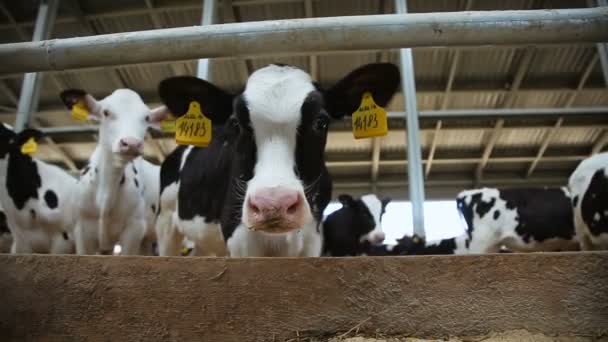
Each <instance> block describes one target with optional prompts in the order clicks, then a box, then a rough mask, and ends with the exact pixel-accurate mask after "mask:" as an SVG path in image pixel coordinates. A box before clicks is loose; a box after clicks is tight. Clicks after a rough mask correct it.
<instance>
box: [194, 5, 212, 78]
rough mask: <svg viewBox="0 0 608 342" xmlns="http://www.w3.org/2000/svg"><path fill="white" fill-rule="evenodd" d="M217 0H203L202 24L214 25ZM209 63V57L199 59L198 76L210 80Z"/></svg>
mask: <svg viewBox="0 0 608 342" xmlns="http://www.w3.org/2000/svg"><path fill="white" fill-rule="evenodd" d="M215 8H216V6H215V0H203V13H202V15H201V18H202V19H201V26H205V25H212V24H213V21H214V18H215ZM209 64H210V60H209V59H208V58H201V59H199V60H198V64H197V67H196V76H197V77H198V78H200V79H202V80H208V81H210V78H209V76H210V75H209Z"/></svg>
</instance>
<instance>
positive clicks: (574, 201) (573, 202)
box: [572, 195, 578, 208]
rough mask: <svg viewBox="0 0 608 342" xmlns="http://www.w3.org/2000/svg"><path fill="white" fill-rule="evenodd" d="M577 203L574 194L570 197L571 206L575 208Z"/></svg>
mask: <svg viewBox="0 0 608 342" xmlns="http://www.w3.org/2000/svg"><path fill="white" fill-rule="evenodd" d="M577 204H578V195H576V196H574V197H573V198H572V207H574V208H575V207H576V205H577Z"/></svg>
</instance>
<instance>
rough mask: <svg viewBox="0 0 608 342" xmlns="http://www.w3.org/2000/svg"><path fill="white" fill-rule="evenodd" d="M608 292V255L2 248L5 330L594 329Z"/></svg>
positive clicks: (27, 335) (242, 333)
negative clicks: (41, 251)
mask: <svg viewBox="0 0 608 342" xmlns="http://www.w3.org/2000/svg"><path fill="white" fill-rule="evenodd" d="M433 270H434V272H433ZM439 270H440V271H439ZM260 275H263V276H260ZM605 298H608V252H588V253H538V254H535V253H530V254H493V255H471V256H421V257H385V258H373V257H359V258H245V259H238V258H233V259H229V258H192V257H189V258H184V257H182V258H160V257H111V256H110V257H100V256H38V255H0V302H2V305H0V336H2V337H3V340H4V341H25V340H49V341H50V340H54V341H62V340H66V339H67V340H69V339H72V338H74V337H75V336H86V337H87V338H88V339H90V340H107V341H118V340H127V341H166V340H197V341H220V340H222V341H243V340H251V341H261V340H267V341H272V340H276V341H283V340H287V339H290V338H296V337H300V338H304V337H315V338H323V337H327V336H328V335H336V334H338V333H340V332H345V331H348V330H349V329H350V328H352V327H354V326H358V329H359V332H360V333H363V334H376V333H381V334H383V335H406V336H417V337H433V338H441V337H445V336H475V335H484V334H486V333H488V332H490V331H506V330H514V329H528V330H532V331H534V332H541V333H545V334H551V335H555V334H568V335H581V336H587V337H590V338H593V337H596V336H598V337H599V336H600V335H601V334H603V333H605V332H606V327H607V326H608V306H607V305H606V301H605V300H603V299H605Z"/></svg>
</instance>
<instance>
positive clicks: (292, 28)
mask: <svg viewBox="0 0 608 342" xmlns="http://www.w3.org/2000/svg"><path fill="white" fill-rule="evenodd" d="M602 41H608V8H583V9H564V10H526V11H478V12H445V13H415V14H383V15H368V16H349V17H326V18H310V19H289V20H275V21H261V22H247V23H232V24H222V25H208V26H194V27H180V28H170V29H163V30H152V31H141V32H126V33H115V34H107V35H99V36H93V37H75V38H67V39H54V40H48V41H44V42H37V43H31V42H26V43H11V44H3V45H0V74H6V73H15V72H28V71H44V70H64V69H77V68H85V67H94V66H108V65H125V64H135V63H146V62H160V61H173V60H188V59H197V58H214V57H225V56H241V57H242V56H260V55H275V56H276V55H278V54H294V53H296V54H297V53H300V54H302V53H310V52H313V51H315V52H316V51H320V52H326V51H342V50H350V51H353V50H367V49H389V48H403V47H418V46H465V45H487V44H495V45H512V44H540V43H583V42H594V43H595V42H602ZM161 46H162V47H163V48H162V49H161V48H159V47H161Z"/></svg>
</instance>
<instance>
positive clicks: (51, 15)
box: [15, 0, 59, 132]
mask: <svg viewBox="0 0 608 342" xmlns="http://www.w3.org/2000/svg"><path fill="white" fill-rule="evenodd" d="M58 7H59V0H43V1H41V2H40V6H39V8H38V16H37V17H36V26H35V28H34V35H33V37H32V41H33V42H39V41H41V40H45V39H48V38H49V36H50V32H51V30H52V28H53V24H54V22H55V18H56V17H57V8H58ZM31 44H38V43H31ZM42 76H43V74H42V73H40V72H34V73H27V74H25V75H24V77H23V83H22V84H21V93H20V94H19V103H18V105H17V118H16V120H15V130H16V131H17V132H20V131H22V130H23V129H24V128H25V127H27V125H28V124H29V122H30V118H31V116H32V113H34V112H36V110H37V109H38V100H39V99H40V87H41V86H42Z"/></svg>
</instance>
